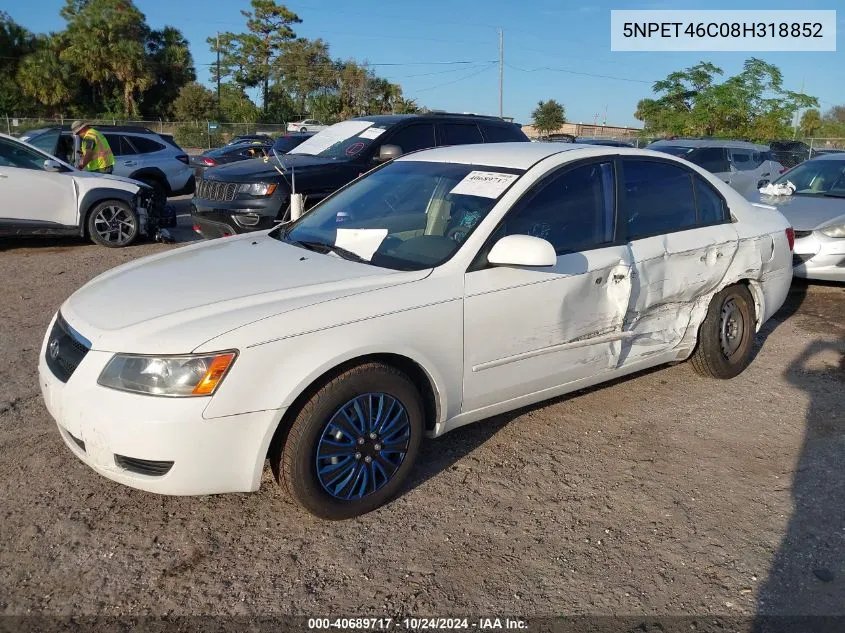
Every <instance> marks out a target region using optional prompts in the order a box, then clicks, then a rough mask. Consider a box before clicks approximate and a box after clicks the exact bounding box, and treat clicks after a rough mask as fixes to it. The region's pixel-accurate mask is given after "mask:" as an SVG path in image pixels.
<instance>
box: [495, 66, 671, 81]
mask: <svg viewBox="0 0 845 633" xmlns="http://www.w3.org/2000/svg"><path fill="white" fill-rule="evenodd" d="M505 65H506V66H507V67H508V68H513V69H514V70H519V71H521V72H524V73H535V72H538V71H543V70H548V71H552V72H558V73H568V74H570V75H581V76H583V77H596V78H599V79H615V80H616V81H630V82H632V83H638V84H653V83H654V81H653V80H645V79H631V78H630V77H616V76H614V75H598V74H595V73H585V72H581V71H578V70H570V69H568V68H552V67H551V66H540V67H538V68H520V67H518V66H514V65H513V64H510V63H507V62H506V63H505Z"/></svg>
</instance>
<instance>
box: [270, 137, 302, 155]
mask: <svg viewBox="0 0 845 633" xmlns="http://www.w3.org/2000/svg"><path fill="white" fill-rule="evenodd" d="M307 138H310V137H308V136H280V137H279V138H277V139H276V142H275V143H273V149H275V150H276V151H277V152H288V151H290V150H292V149H293V148H294V147H296V146H297V145H299V144H300V143H302V142H303V141H304V140H306V139H307Z"/></svg>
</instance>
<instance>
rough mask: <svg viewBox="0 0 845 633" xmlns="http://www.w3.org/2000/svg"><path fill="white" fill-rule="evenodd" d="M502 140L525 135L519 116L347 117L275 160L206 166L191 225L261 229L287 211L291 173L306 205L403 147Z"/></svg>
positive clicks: (220, 231) (208, 232)
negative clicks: (511, 119) (510, 118)
mask: <svg viewBox="0 0 845 633" xmlns="http://www.w3.org/2000/svg"><path fill="white" fill-rule="evenodd" d="M508 141H521V142H528V137H527V136H525V133H524V132H523V131H522V129H521V128H520V126H519V125H518V124H516V123H510V122H508V121H504V120H502V119H500V118H498V117H489V116H478V115H468V114H450V113H446V112H429V113H425V114H389V115H375V116H368V117H361V118H358V119H350V120H349V121H344V122H342V123H337V124H335V125H333V126H331V127H330V128H328V129H326V130H323V131H322V132H319V133H318V134H315V135H314V136H313V137H312V138H310V139H308V140H306V141H305V142H304V143H302V144H301V145H299V146H298V147H295V148H294V149H292V150H291V151H290V152H289V153H288V154H287V155H285V156H283V157H282V159H281V161H280V162H281V165H279V164H265V163H263V162H262V161H246V162H244V161H241V162H239V163H233V164H231V165H222V166H220V167H215V168H214V169H210V170H208V171H207V172H206V173H205V174H204V176H203V178H202V180H199V181H197V191H196V195H195V196H194V199H193V201H192V202H193V204H192V207H191V212H192V214H193V220H194V230H195V231H196V232H198V233H199V234H200V235H202V236H203V237H207V238H212V237H223V236H227V235H234V234H236V233H245V232H248V231H257V230H261V229H268V228H270V227H272V226H273V225H274V224H275V223H276V222H280V221H283V220H284V219H285V218H286V217H289V216H288V209H289V206H290V200H291V190H292V185H293V181H294V180H295V181H296V193H298V194H303V195H304V196H305V207H306V208H309V207H310V206H313V205H314V204H316V203H317V202H319V201H320V200H322V199H323V198H325V197H326V196H328V195H329V194H331V193H332V192H334V191H335V190H336V189H338V188H339V187H342V186H343V185H345V184H346V183H348V182H350V181H351V180H354V179H355V178H357V177H358V176H360V175H361V174H363V173H365V172H368V171H370V170H371V169H372V168H373V167H376V166H377V165H379V164H381V163H384V162H387V161H389V160H392V159H394V158H396V157H398V156H400V155H402V154H407V153H408V152H413V151H416V150H420V149H426V148H429V147H436V146H438V145H467V144H471V143H501V142H508ZM277 167H280V168H283V169H284V170H285V172H286V175H285V176H282V174H280V173H279V172H278V171H277V169H276V168H277Z"/></svg>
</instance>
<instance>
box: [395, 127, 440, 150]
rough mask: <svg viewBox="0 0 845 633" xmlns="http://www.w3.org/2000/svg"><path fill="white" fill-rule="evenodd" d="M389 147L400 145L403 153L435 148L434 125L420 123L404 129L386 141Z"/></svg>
mask: <svg viewBox="0 0 845 633" xmlns="http://www.w3.org/2000/svg"><path fill="white" fill-rule="evenodd" d="M385 143H386V144H387V145H398V146H399V147H400V148H402V153H403V154H407V153H408V152H415V151H417V150H418V149H428V148H429V147H434V146H435V142H434V124H433V123H418V124H416V125H409V126H408V127H405V128H402V129H401V130H399V131H398V132H396V133H395V134H393V135H391V136H390V137H389V139H388V140H386V141H385Z"/></svg>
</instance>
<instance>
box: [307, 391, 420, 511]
mask: <svg viewBox="0 0 845 633" xmlns="http://www.w3.org/2000/svg"><path fill="white" fill-rule="evenodd" d="M410 439H411V423H410V420H409V419H408V412H407V411H406V409H405V407H404V406H403V405H402V403H401V402H399V400H397V399H396V398H394V397H392V396H389V395H388V394H385V393H367V394H363V395H360V396H357V397H356V398H353V399H352V400H350V401H349V402H347V403H346V404H344V405H343V406H342V407H340V408H339V409H338V410H337V411H336V412H335V413H334V414H333V415H332V417H331V418H330V419H329V422H328V423H327V424H326V426H325V428H324V429H323V432H322V434H321V436H320V439H319V441H318V443H317V450H316V459H315V461H316V468H317V479H318V481H319V482H320V485H321V486H322V487H323V489H324V490H325V491H326V492H328V493H329V494H330V495H331V496H332V497H335V498H336V499H343V500H355V499H360V498H362V497H365V496H367V495H369V494H372V493H373V492H375V491H376V490H378V489H380V488H382V487H383V486H384V485H385V484H387V482H388V481H390V479H391V478H392V477H393V476H394V475H395V474H396V471H397V470H399V467H400V466H401V464H402V461H403V460H404V459H405V454H406V452H407V450H408V445H409V442H410Z"/></svg>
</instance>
